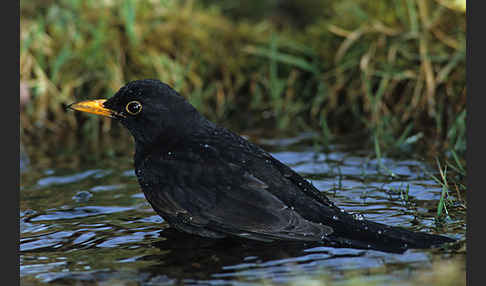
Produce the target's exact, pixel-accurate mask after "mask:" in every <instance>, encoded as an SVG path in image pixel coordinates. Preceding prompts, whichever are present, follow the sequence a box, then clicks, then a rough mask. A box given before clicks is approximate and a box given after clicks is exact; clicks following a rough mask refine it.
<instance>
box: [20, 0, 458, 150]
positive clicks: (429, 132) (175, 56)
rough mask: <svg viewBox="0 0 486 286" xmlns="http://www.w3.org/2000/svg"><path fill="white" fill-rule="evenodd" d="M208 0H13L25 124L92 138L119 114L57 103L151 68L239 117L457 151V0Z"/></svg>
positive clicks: (285, 128)
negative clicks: (272, 3)
mask: <svg viewBox="0 0 486 286" xmlns="http://www.w3.org/2000/svg"><path fill="white" fill-rule="evenodd" d="M204 2H205V4H202V3H201V2H196V1H173V0H160V1H154V0H141V1H134V0H123V1H121V0H120V1H101V2H100V1H80V0H75V1H68V0H50V1H21V3H20V4H21V47H20V77H21V82H23V83H26V84H27V85H28V87H29V90H30V93H31V97H30V101H29V102H28V104H26V105H25V106H24V107H23V111H22V114H21V123H22V124H21V128H22V129H21V134H22V135H23V137H24V138H27V139H28V138H39V137H42V136H46V135H49V136H51V137H58V138H60V137H63V136H70V135H69V134H75V133H78V135H79V136H80V138H86V139H87V140H90V141H98V140H100V137H101V136H100V135H101V134H104V133H107V132H112V130H113V129H114V128H115V127H114V126H116V125H112V124H111V122H110V120H107V119H103V118H95V117H93V116H86V115H81V114H75V113H73V112H66V110H65V109H64V107H65V106H66V105H67V104H69V103H72V102H74V101H77V100H81V99H87V98H100V97H109V96H111V95H112V94H113V93H114V92H116V91H117V90H118V89H119V88H120V87H121V86H122V85H123V84H124V83H126V82H127V81H130V80H134V79H140V78H157V79H160V80H162V81H165V82H167V83H168V84H170V85H172V86H173V87H174V88H175V89H177V90H178V91H179V92H180V93H181V94H183V95H184V96H186V97H187V98H188V99H189V100H190V101H191V103H193V104H194V105H195V106H196V107H197V108H198V109H199V110H200V111H201V112H202V113H204V114H205V115H206V116H208V117H209V118H210V119H211V120H214V121H217V122H219V123H224V124H225V125H226V126H229V127H231V128H234V129H237V130H248V129H257V128H265V129H267V130H268V129H272V130H273V129H276V130H280V131H281V132H296V131H302V130H308V129H312V130H318V131H320V133H321V144H327V143H328V142H329V141H330V140H331V139H333V138H336V137H337V136H342V135H346V134H356V133H358V134H361V135H363V136H364V137H365V138H369V139H368V141H364V142H363V144H367V145H368V146H370V147H371V148H375V150H377V154H376V155H377V157H380V156H384V155H385V154H387V153H388V152H404V151H411V150H419V151H424V149H425V151H430V150H433V152H436V153H437V152H442V151H448V150H449V151H450V150H453V151H455V152H456V153H457V154H458V155H459V156H460V157H461V158H462V157H464V152H465V149H466V141H465V128H466V127H465V126H466V124H465V120H466V109H465V102H466V88H465V54H466V51H465V29H466V24H465V23H466V19H465V13H464V12H462V11H456V10H453V9H449V8H448V7H446V4H444V3H445V2H443V1H432V0H426V1H415V0H394V1H385V2H380V3H379V4H376V3H372V4H371V2H369V1H364V0H359V1H351V0H344V1H338V2H336V1H321V2H319V3H320V4H319V5H321V6H320V7H321V8H323V7H324V8H325V9H322V11H323V12H322V13H320V12H316V11H321V10H319V9H317V10H316V9H314V8H312V7H313V6H308V7H310V8H307V10H306V6H305V5H309V3H310V2H309V1H304V2H302V4H301V5H299V6H298V8H299V11H308V15H312V17H310V16H309V17H306V15H307V14H304V15H303V16H300V18H299V17H298V18H297V20H295V21H290V20H289V21H287V20H288V19H294V18H289V17H287V16H281V17H283V20H282V19H280V21H279V20H273V21H272V20H269V19H268V18H265V17H263V16H261V17H247V16H245V14H244V13H243V12H241V11H240V13H236V12H234V11H235V10H234V9H235V8H234V7H233V8H231V7H230V8H228V7H227V6H228V5H226V6H225V5H219V6H218V5H216V4H214V2H213V1H204ZM294 8H295V7H294ZM225 9H229V10H225ZM231 9H233V10H231ZM290 10H291V9H290ZM231 11H233V12H232V13H233V14H231V13H230V12H231ZM248 11H252V10H251V9H249V10H248ZM309 11H313V13H310V12H309ZM287 12H288V11H287ZM235 14H237V15H238V17H233V16H232V15H235ZM247 14H248V13H247ZM285 17H287V18H285ZM303 19H304V20H305V21H303ZM113 134H116V133H113V132H112V135H111V136H115V135H113ZM27 139H26V140H27Z"/></svg>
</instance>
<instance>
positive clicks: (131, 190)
mask: <svg viewBox="0 0 486 286" xmlns="http://www.w3.org/2000/svg"><path fill="white" fill-rule="evenodd" d="M259 143H260V144H262V145H264V147H265V149H267V150H271V151H272V154H273V155H274V156H275V157H276V158H277V159H279V160H281V161H283V162H284V163H286V164H288V165H289V166H291V167H292V168H293V169H294V170H296V171H297V172H299V173H300V174H302V175H303V176H305V177H306V178H307V179H308V180H309V181H311V182H312V183H313V184H314V186H316V187H317V188H318V189H319V190H321V191H323V192H325V193H326V194H327V195H328V196H329V197H330V198H331V199H332V200H333V201H335V202H336V204H337V205H338V206H340V207H342V208H343V209H344V210H346V211H349V212H351V213H354V214H355V215H356V217H357V218H366V219H371V220H376V221H379V222H383V223H386V224H390V225H399V226H403V227H406V228H409V229H413V230H417V231H426V232H434V231H440V232H441V233H443V234H445V235H449V236H451V237H455V238H458V239H461V238H464V233H465V228H466V226H465V213H464V212H463V211H461V210H460V208H457V209H455V208H451V209H450V210H449V212H450V215H451V217H450V218H449V220H448V221H447V223H446V224H445V225H444V226H442V227H438V226H437V225H436V223H435V221H434V214H435V211H436V207H437V203H438V201H439V198H440V193H441V188H440V186H439V185H438V184H437V183H436V182H435V181H434V180H432V179H431V177H430V174H429V173H434V172H435V170H434V169H432V168H430V167H429V166H427V165H426V164H424V163H423V162H420V161H416V160H412V159H406V160H405V159H396V158H395V159H394V158H382V161H381V163H382V164H383V165H384V166H385V168H380V167H379V166H380V162H379V161H378V160H376V159H374V158H373V156H372V153H370V152H369V151H366V150H360V149H356V148H354V147H350V145H333V146H330V151H328V152H316V151H315V150H314V149H313V148H312V147H310V146H311V145H310V144H308V136H306V135H305V134H304V135H302V136H298V137H295V138H285V139H272V140H260V141H259ZM129 147H133V146H129ZM127 150H130V148H128V149H123V150H121V151H120V150H118V151H115V153H117V152H118V153H119V154H116V155H112V156H107V157H103V159H102V160H101V159H99V158H98V159H96V156H95V158H94V159H93V158H91V159H90V158H89V155H90V154H91V153H90V152H86V151H81V150H80V151H79V152H76V151H75V150H73V149H69V150H65V151H66V152H64V153H63V152H62V150H55V154H62V155H58V156H60V157H59V158H56V155H55V154H48V155H35V156H34V158H30V159H29V160H26V161H24V164H23V165H22V163H21V166H22V169H21V186H20V276H21V282H22V283H24V284H26V283H29V282H31V283H34V284H43V283H53V284H61V285H64V284H65V285H79V283H81V284H82V285H84V283H88V284H89V283H91V284H90V285H93V283H100V282H103V283H106V284H103V285H173V284H186V285H208V284H209V285H253V284H259V283H261V282H262V281H266V282H272V283H280V282H281V283H293V282H295V281H304V279H305V281H313V280H309V279H324V278H322V277H325V279H328V280H330V281H346V279H349V278H347V277H348V276H349V273H356V272H357V271H358V273H361V274H359V275H362V276H363V277H366V280H367V281H374V282H377V283H378V284H379V285H388V284H390V283H392V282H393V283H395V282H398V283H401V284H400V285H407V284H406V282H407V281H409V280H410V279H411V278H413V277H414V276H415V275H416V273H419V272H420V271H424V270H425V271H427V270H428V269H430V268H431V265H432V264H433V263H434V261H440V260H447V259H464V256H465V254H464V253H459V254H457V253H456V254H454V253H449V252H445V251H441V250H408V251H407V252H405V253H404V254H389V253H384V252H379V251H371V250H368V251H365V250H355V249H346V248H341V249H337V248H330V247H324V246H321V245H315V244H306V245H301V244H288V243H287V244H266V243H256V242H250V241H244V240H210V239H204V238H200V237H196V236H191V235H187V234H182V233H179V232H177V231H174V230H172V229H171V228H169V226H168V225H167V224H166V223H165V222H164V220H163V219H162V218H160V217H159V216H158V215H156V214H155V212H154V211H153V210H152V208H151V207H150V205H149V204H148V203H147V201H146V200H145V198H144V196H143V194H142V193H141V192H140V190H139V186H138V183H137V181H136V177H135V174H134V172H133V167H132V158H131V156H132V153H133V151H127ZM53 152H54V151H53ZM91 155H92V154H91ZM31 156H33V155H31ZM36 156H37V157H36ZM42 156H45V157H42ZM47 157H49V158H47ZM86 158H87V159H86ZM73 162H74V163H73ZM316 277H321V278H316ZM126 283H132V284H126ZM464 283H465V282H464ZM96 285H97V284H96Z"/></svg>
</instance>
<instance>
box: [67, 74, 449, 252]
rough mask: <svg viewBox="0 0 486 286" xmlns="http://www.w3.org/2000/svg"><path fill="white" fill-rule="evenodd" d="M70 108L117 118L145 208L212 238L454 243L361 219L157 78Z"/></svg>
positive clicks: (399, 247)
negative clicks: (131, 146) (129, 141)
mask: <svg viewBox="0 0 486 286" xmlns="http://www.w3.org/2000/svg"><path fill="white" fill-rule="evenodd" d="M69 107H70V108H71V109H74V110H78V111H84V112H88V113H93V114H98V115H102V116H108V117H111V118H113V119H116V120H118V121H119V122H121V124H122V125H124V126H125V127H126V128H127V129H128V131H129V132H130V133H131V135H132V136H133V138H134V140H135V156H134V164H135V173H136V176H137V179H138V182H139V184H140V186H141V189H142V191H143V193H144V195H145V197H146V199H147V200H148V202H149V203H150V205H151V206H152V208H153V209H154V210H155V211H156V212H157V213H158V214H159V215H160V216H161V217H163V218H164V219H165V220H166V221H167V222H168V223H169V225H170V226H172V227H174V228H176V229H177V230H179V231H183V232H187V233H191V234H197V235H200V236H203V237H209V238H223V237H240V238H241V237H242V238H247V239H251V240H259V241H265V242H271V241H302V242H319V243H322V244H323V245H328V246H333V247H350V248H359V249H375V250H381V251H388V252H397V253H401V252H404V251H405V250H406V249H409V248H430V247H434V246H439V245H441V244H443V243H446V242H452V241H454V239H451V238H448V237H445V236H439V235H433V234H427V233H422V232H413V231H409V230H406V229H404V228H400V227H394V226H389V225H385V224H380V223H376V222H372V221H369V220H365V219H360V218H358V217H356V216H353V215H352V214H350V213H347V212H345V211H344V210H342V209H340V208H339V207H337V206H336V205H335V204H334V203H333V202H332V201H330V200H329V199H328V198H327V197H326V196H325V195H324V194H323V193H322V192H320V191H319V190H317V189H316V188H315V187H314V186H313V185H312V184H311V183H310V182H308V181H307V180H305V179H304V178H302V177H301V176H300V175H299V174H297V173H296V172H295V171H293V170H292V169H291V168H289V167H288V166H286V165H285V164H283V163H282V162H280V161H279V160H277V159H275V158H274V157H272V155H270V154H269V153H268V152H266V151H264V150H263V149H262V148H260V147H259V146H257V145H255V144H253V143H251V142H249V141H247V140H246V139H244V138H243V137H241V136H239V135H237V134H235V133H233V132H232V131H230V130H228V129H226V128H223V127H221V126H218V125H216V124H214V123H213V122H211V121H209V120H208V119H206V118H205V117H204V116H202V115H201V114H200V113H199V112H198V111H197V110H196V109H195V108H194V107H193V106H192V105H191V104H190V103H188V102H187V101H186V100H185V98H184V97H182V96H181V95H179V94H178V93H177V92H176V91H175V90H173V89H172V88H171V87H170V86H169V85H167V84H165V83H162V82H160V81H158V80H148V79H147V80H136V81H132V82H129V83H128V84H126V85H125V86H123V87H122V88H120V90H119V91H118V92H117V93H116V94H115V95H114V96H113V97H111V98H110V99H108V100H105V99H98V100H89V101H82V102H79V103H74V104H71V105H70V106H69Z"/></svg>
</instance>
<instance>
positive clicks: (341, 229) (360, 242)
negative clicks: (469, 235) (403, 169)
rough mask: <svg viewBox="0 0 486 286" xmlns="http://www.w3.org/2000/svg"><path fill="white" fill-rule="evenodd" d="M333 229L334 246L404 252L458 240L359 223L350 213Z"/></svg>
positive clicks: (340, 219) (372, 223)
mask: <svg viewBox="0 0 486 286" xmlns="http://www.w3.org/2000/svg"><path fill="white" fill-rule="evenodd" d="M333 226H334V229H336V230H337V231H336V232H335V233H333V234H331V235H330V236H329V238H330V241H332V244H333V245H335V246H340V247H351V248H360V249H375V250H381V251H387V252H397V253H402V252H404V251H405V250H407V249H409V248H417V249H425V248H432V247H437V246H440V245H442V244H444V243H448V242H454V241H455V239H452V238H449V237H446V236H441V235H435V234H428V233H423V232H414V231H410V230H407V229H404V228H401V227H394V226H389V225H385V224H381V223H376V222H373V221H369V220H365V219H362V220H358V219H355V218H354V217H353V216H351V215H349V214H343V215H341V216H340V217H339V220H338V221H335V222H334V223H333Z"/></svg>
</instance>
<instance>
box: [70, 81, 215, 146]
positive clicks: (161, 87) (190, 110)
mask: <svg viewBox="0 0 486 286" xmlns="http://www.w3.org/2000/svg"><path fill="white" fill-rule="evenodd" d="M69 107H70V108H71V109H74V110H78V111H83V112H88V113H92V114H97V115H101V116H107V117H111V118H114V119H116V120H118V121H120V122H121V123H122V124H123V125H124V126H125V127H126V128H127V129H128V130H129V131H130V133H131V134H132V136H133V137H134V138H135V142H136V143H137V144H141V145H147V144H151V143H153V142H154V141H155V140H160V139H161V138H163V137H165V138H166V140H170V141H177V140H179V139H183V138H187V136H188V135H189V136H194V135H196V134H193V132H196V131H200V130H204V129H206V128H201V127H209V126H211V123H210V122H209V121H207V120H206V119H205V118H204V117H203V116H202V115H201V114H199V112H197V110H196V109H195V108H194V107H193V106H192V105H191V104H190V103H189V102H187V101H186V99H185V98H184V97H182V96H181V95H179V94H178V93H177V92H176V91H175V90H173V89H172V88H171V87H170V86H168V85H167V84H165V83H162V82H160V81H158V80H136V81H132V82H129V83H128V84H126V85H125V86H123V87H122V88H120V90H118V92H117V93H116V94H115V95H114V96H113V97H111V98H109V99H107V100H106V99H95V100H87V101H82V102H78V103H74V104H71V105H70V106H69Z"/></svg>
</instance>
